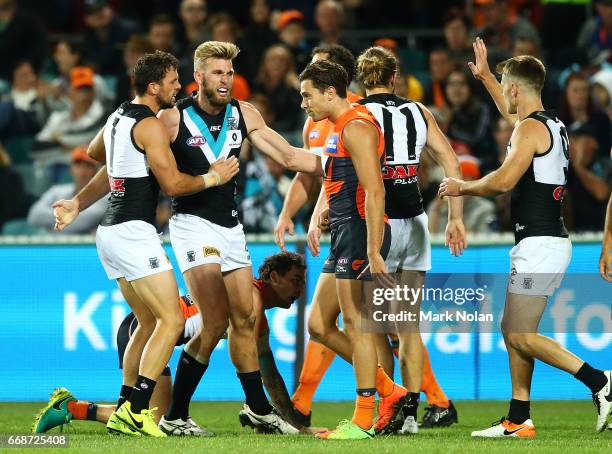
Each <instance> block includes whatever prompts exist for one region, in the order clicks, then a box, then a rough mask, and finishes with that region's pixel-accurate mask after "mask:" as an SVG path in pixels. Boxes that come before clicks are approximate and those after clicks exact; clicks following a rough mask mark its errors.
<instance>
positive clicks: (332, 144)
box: [325, 134, 338, 153]
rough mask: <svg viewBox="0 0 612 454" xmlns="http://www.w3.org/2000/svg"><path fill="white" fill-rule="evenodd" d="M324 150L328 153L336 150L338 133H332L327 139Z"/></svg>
mask: <svg viewBox="0 0 612 454" xmlns="http://www.w3.org/2000/svg"><path fill="white" fill-rule="evenodd" d="M325 151H327V152H328V153H337V152H338V134H334V135H332V136H331V137H330V138H329V139H327V144H326V145H325Z"/></svg>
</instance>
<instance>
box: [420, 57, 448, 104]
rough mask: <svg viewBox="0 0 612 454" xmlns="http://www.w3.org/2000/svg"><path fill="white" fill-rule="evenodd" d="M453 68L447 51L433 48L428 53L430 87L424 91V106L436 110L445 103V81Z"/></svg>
mask: <svg viewBox="0 0 612 454" xmlns="http://www.w3.org/2000/svg"><path fill="white" fill-rule="evenodd" d="M454 68H455V65H454V63H453V60H452V59H451V56H450V53H449V51H448V50H447V49H444V48H442V47H439V48H435V49H433V50H432V51H431V52H430V53H429V72H430V74H431V85H430V86H429V87H427V89H426V90H425V104H427V105H429V106H435V107H438V108H441V107H444V106H445V105H446V104H447V102H446V79H447V78H448V76H449V74H450V73H451V72H452V70H453V69H454Z"/></svg>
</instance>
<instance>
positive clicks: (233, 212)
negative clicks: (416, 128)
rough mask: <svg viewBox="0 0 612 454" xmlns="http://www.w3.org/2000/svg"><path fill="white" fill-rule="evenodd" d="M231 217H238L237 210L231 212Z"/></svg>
mask: <svg viewBox="0 0 612 454" xmlns="http://www.w3.org/2000/svg"><path fill="white" fill-rule="evenodd" d="M232 217H233V218H235V217H238V210H232Z"/></svg>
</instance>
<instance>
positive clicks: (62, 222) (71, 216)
mask: <svg viewBox="0 0 612 454" xmlns="http://www.w3.org/2000/svg"><path fill="white" fill-rule="evenodd" d="M51 206H52V207H53V215H54V216H55V225H54V226H53V229H54V230H57V231H58V232H61V231H62V230H64V229H65V228H66V227H68V226H69V225H70V224H72V222H73V221H74V220H75V219H76V217H77V216H78V215H79V205H78V203H77V202H76V201H74V200H72V199H71V200H64V199H62V200H58V201H57V202H55V203H54V204H53V205H51Z"/></svg>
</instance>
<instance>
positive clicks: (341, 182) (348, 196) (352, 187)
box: [321, 107, 386, 228]
mask: <svg viewBox="0 0 612 454" xmlns="http://www.w3.org/2000/svg"><path fill="white" fill-rule="evenodd" d="M362 109H364V108H362ZM364 110H365V109H364ZM353 120H364V121H367V122H368V123H371V124H372V125H374V126H376V130H377V131H378V135H379V137H378V147H377V150H376V153H377V156H378V158H379V160H380V165H381V166H382V165H383V164H384V162H385V156H384V152H385V150H384V147H385V142H384V138H383V135H382V131H381V130H380V126H379V125H378V123H377V122H376V119H375V118H374V117H372V116H371V115H370V114H368V113H367V112H364V111H362V110H359V108H354V107H353V108H351V109H349V110H347V111H346V112H345V113H343V114H342V115H341V116H340V117H339V118H338V119H336V122H335V124H334V128H333V129H332V130H331V131H330V133H329V135H328V136H327V140H326V142H325V147H324V148H323V154H322V156H321V164H322V165H323V174H324V178H323V186H324V187H325V194H326V196H327V202H328V204H329V220H330V226H331V227H332V228H334V227H335V226H337V225H339V224H342V223H344V222H349V221H350V220H351V219H357V218H359V219H365V192H364V190H363V188H362V186H361V184H360V183H359V179H358V178H357V172H356V171H355V167H354V166H353V161H352V159H351V154H350V152H349V151H348V150H347V149H346V147H345V146H344V141H343V140H342V133H343V131H344V127H345V126H346V125H347V124H348V123H349V122H351V121H353ZM385 218H386V217H385Z"/></svg>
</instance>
